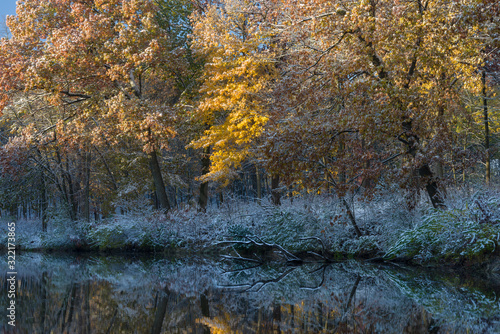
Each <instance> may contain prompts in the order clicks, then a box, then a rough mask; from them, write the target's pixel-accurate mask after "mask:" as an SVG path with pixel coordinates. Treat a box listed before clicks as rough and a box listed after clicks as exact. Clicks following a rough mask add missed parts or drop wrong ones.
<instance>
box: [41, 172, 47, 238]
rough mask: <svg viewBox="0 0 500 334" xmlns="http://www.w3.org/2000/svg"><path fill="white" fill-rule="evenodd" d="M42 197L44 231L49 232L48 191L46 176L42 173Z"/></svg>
mask: <svg viewBox="0 0 500 334" xmlns="http://www.w3.org/2000/svg"><path fill="white" fill-rule="evenodd" d="M40 183H41V189H40V192H41V195H42V203H41V211H42V231H43V232H47V207H48V203H47V189H46V186H45V174H44V173H43V172H42V175H41V180H40Z"/></svg>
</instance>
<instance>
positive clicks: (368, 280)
mask: <svg viewBox="0 0 500 334" xmlns="http://www.w3.org/2000/svg"><path fill="white" fill-rule="evenodd" d="M16 260H17V261H16V269H17V272H18V274H17V287H16V290H17V291H16V293H17V296H16V327H15V330H13V328H12V327H11V326H10V325H8V320H9V319H8V318H7V316H6V313H5V312H6V311H5V310H6V308H7V307H8V303H9V299H8V297H7V289H8V284H7V278H8V276H7V275H6V273H7V271H8V270H7V266H6V264H1V263H0V270H2V274H1V276H0V277H1V279H2V285H3V288H2V292H0V307H1V309H2V310H3V311H2V312H1V317H2V318H1V319H0V330H1V331H2V332H4V333H127V334H129V333H398V334H399V333H500V279H498V277H491V276H490V277H479V276H477V274H475V273H473V272H472V273H471V272H469V273H457V272H451V271H450V272H441V271H431V270H426V271H424V270H420V269H417V268H410V267H396V266H392V265H373V264H366V263H361V262H355V261H350V262H342V263H335V264H330V265H327V266H323V265H321V264H307V265H302V266H295V267H290V266H286V265H283V264H274V265H265V266H254V265H253V264H251V263H240V264H238V263H234V262H220V261H217V260H213V259H212V260H207V259H200V258H186V259H167V258H154V257H138V256H135V257H134V256H83V257H82V256H69V255H66V256H64V255H63V256H61V255H45V254H23V255H22V256H20V255H18V256H17V259H16Z"/></svg>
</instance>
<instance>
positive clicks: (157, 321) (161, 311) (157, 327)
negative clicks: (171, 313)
mask: <svg viewBox="0 0 500 334" xmlns="http://www.w3.org/2000/svg"><path fill="white" fill-rule="evenodd" d="M168 296H169V291H168V290H165V294H164V295H163V294H162V296H161V298H160V300H159V302H158V305H157V306H156V312H155V318H154V321H153V327H152V328H151V334H159V333H161V327H162V325H163V319H164V318H165V314H166V313H167V305H168Z"/></svg>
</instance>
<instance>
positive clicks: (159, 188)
mask: <svg viewBox="0 0 500 334" xmlns="http://www.w3.org/2000/svg"><path fill="white" fill-rule="evenodd" d="M149 166H150V168H151V174H152V175H153V182H154V185H155V192H156V197H157V199H158V204H159V206H160V208H161V209H163V210H166V211H169V210H170V202H169V201H168V197H167V192H166V191H165V183H164V182H163V177H162V176H161V170H160V164H159V162H158V156H157V155H156V151H154V150H153V151H152V152H151V153H149Z"/></svg>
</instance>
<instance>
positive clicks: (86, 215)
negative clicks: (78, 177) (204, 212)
mask: <svg viewBox="0 0 500 334" xmlns="http://www.w3.org/2000/svg"><path fill="white" fill-rule="evenodd" d="M84 157H85V161H84V162H83V163H84V165H83V168H84V170H83V174H84V175H83V177H84V180H85V185H84V191H83V219H85V220H86V221H87V222H89V221H90V164H91V159H92V155H91V151H90V150H89V151H88V152H86V153H85V155H84Z"/></svg>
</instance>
